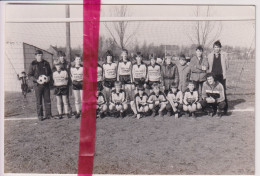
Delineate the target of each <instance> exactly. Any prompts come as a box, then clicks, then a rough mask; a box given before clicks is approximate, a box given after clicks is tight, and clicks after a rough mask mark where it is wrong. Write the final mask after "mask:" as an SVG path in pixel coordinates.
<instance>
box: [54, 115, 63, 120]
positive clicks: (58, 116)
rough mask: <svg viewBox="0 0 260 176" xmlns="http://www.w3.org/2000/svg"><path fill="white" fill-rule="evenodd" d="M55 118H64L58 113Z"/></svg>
mask: <svg viewBox="0 0 260 176" xmlns="http://www.w3.org/2000/svg"><path fill="white" fill-rule="evenodd" d="M54 119H62V115H57V116H55V117H54Z"/></svg>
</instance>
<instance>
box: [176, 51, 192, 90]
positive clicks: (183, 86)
mask: <svg viewBox="0 0 260 176" xmlns="http://www.w3.org/2000/svg"><path fill="white" fill-rule="evenodd" d="M177 67H178V72H179V78H180V79H179V87H178V89H179V90H180V91H182V93H184V92H185V91H186V90H187V87H188V83H189V81H190V73H191V71H190V66H189V65H188V64H187V59H186V57H185V55H184V54H181V55H180V57H179V63H178V64H177Z"/></svg>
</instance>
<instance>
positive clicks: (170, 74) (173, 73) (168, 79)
mask: <svg viewBox="0 0 260 176" xmlns="http://www.w3.org/2000/svg"><path fill="white" fill-rule="evenodd" d="M161 68H162V80H163V89H164V93H165V94H167V93H168V91H169V90H170V86H171V84H172V83H176V85H178V83H179V73H178V68H177V66H176V65H175V64H173V63H172V57H171V56H170V55H167V56H166V59H165V64H163V65H162V67H161Z"/></svg>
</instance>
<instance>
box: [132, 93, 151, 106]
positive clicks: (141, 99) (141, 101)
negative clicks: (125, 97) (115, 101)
mask: <svg viewBox="0 0 260 176" xmlns="http://www.w3.org/2000/svg"><path fill="white" fill-rule="evenodd" d="M147 100H148V95H147V94H146V93H145V92H144V93H143V96H140V95H139V93H137V94H136V95H135V104H136V106H138V105H146V104H147Z"/></svg>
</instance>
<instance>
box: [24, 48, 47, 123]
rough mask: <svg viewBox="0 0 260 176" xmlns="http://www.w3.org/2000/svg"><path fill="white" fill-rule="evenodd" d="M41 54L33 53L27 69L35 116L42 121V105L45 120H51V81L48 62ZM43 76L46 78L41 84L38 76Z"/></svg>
mask: <svg viewBox="0 0 260 176" xmlns="http://www.w3.org/2000/svg"><path fill="white" fill-rule="evenodd" d="M42 55H43V52H42V51H41V50H37V51H36V52H35V60H34V61H32V63H31V64H30V67H29V72H28V76H29V78H30V79H31V80H32V81H33V83H34V90H35V96H36V105H37V115H38V119H39V120H40V121H42V120H43V119H44V118H43V104H42V99H43V100H44V106H45V108H44V109H45V118H47V119H49V118H51V99H50V80H51V75H52V71H51V67H50V64H49V62H48V61H46V60H44V59H43V58H42ZM41 75H45V76H46V77H47V80H46V82H44V83H41V82H40V81H39V79H38V78H39V76H41Z"/></svg>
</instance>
